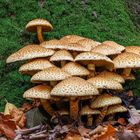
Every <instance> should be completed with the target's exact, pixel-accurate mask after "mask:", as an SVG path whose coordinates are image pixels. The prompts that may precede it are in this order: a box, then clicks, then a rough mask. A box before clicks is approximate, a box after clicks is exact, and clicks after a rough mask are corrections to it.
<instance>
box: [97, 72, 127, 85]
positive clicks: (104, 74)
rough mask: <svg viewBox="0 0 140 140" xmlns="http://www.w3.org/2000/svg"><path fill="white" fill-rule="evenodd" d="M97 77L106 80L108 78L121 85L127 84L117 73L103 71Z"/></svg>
mask: <svg viewBox="0 0 140 140" xmlns="http://www.w3.org/2000/svg"><path fill="white" fill-rule="evenodd" d="M96 77H104V78H107V79H110V80H114V81H117V82H119V83H124V82H125V80H124V78H123V77H122V76H121V75H119V74H117V73H115V72H109V71H103V72H101V73H100V74H99V75H97V76H96Z"/></svg>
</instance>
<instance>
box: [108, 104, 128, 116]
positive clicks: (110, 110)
mask: <svg viewBox="0 0 140 140" xmlns="http://www.w3.org/2000/svg"><path fill="white" fill-rule="evenodd" d="M126 111H127V108H126V107H124V106H122V105H113V106H109V107H108V110H107V114H106V115H110V114H114V113H118V112H126Z"/></svg>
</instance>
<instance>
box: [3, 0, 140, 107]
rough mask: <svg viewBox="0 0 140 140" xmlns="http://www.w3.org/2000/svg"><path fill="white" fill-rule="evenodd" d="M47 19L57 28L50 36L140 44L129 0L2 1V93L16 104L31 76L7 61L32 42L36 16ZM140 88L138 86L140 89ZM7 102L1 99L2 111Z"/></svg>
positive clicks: (33, 40)
mask: <svg viewBox="0 0 140 140" xmlns="http://www.w3.org/2000/svg"><path fill="white" fill-rule="evenodd" d="M39 17H40V18H47V19H48V20H49V21H50V22H51V23H52V24H53V26H54V30H53V31H52V32H50V33H47V34H45V38H46V39H52V38H60V37H62V36H64V35H67V34H77V35H82V36H85V37H89V38H93V39H95V40H97V41H104V40H114V41H117V42H118V43H120V44H123V45H125V46H126V45H140V32H138V29H137V28H136V26H135V25H134V23H133V21H132V19H133V18H131V17H130V14H129V11H128V8H127V5H126V2H125V0H63V1H62V0H47V1H45V0H44V3H41V1H37V0H28V1H27V0H20V1H17V0H1V1H0V18H1V19H0V21H1V24H0V82H1V84H0V96H3V95H5V96H6V98H7V100H9V101H10V102H13V103H14V104H16V105H20V104H21V103H22V102H23V99H22V98H21V97H22V94H23V92H24V91H25V90H26V89H28V88H29V87H30V86H31V84H29V77H27V76H22V75H20V74H19V73H18V68H19V66H20V65H21V63H16V64H8V65H6V64H5V60H6V58H7V57H8V55H10V54H11V53H13V52H15V51H17V50H18V49H19V48H21V47H23V46H24V45H26V44H29V43H38V42H37V39H36V34H31V33H28V32H26V31H25V25H26V24H27V22H28V21H30V20H32V19H34V18H39ZM137 89H138V87H136V91H138V90H139V89H138V90H137ZM3 105H4V101H3V100H1V102H0V110H2V109H3Z"/></svg>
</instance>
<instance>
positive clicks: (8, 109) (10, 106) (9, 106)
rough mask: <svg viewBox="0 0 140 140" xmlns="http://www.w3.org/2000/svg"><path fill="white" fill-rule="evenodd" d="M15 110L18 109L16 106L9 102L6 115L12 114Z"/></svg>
mask: <svg viewBox="0 0 140 140" xmlns="http://www.w3.org/2000/svg"><path fill="white" fill-rule="evenodd" d="M13 109H17V107H16V106H15V105H14V104H11V103H9V102H7V103H6V105H5V110H4V115H10V112H11V111H12V110H13Z"/></svg>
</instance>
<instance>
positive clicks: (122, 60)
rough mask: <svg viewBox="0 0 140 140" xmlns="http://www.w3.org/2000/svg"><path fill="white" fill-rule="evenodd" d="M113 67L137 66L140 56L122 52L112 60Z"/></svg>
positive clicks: (139, 63)
mask: <svg viewBox="0 0 140 140" xmlns="http://www.w3.org/2000/svg"><path fill="white" fill-rule="evenodd" d="M113 63H114V66H115V68H139V67H140V56H139V55H138V54H134V53H130V52H124V53H121V54H119V55H118V56H117V57H116V58H115V59H114V60H113Z"/></svg>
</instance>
